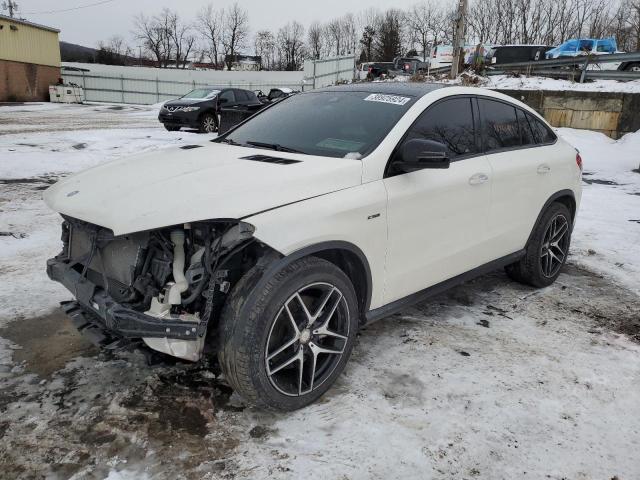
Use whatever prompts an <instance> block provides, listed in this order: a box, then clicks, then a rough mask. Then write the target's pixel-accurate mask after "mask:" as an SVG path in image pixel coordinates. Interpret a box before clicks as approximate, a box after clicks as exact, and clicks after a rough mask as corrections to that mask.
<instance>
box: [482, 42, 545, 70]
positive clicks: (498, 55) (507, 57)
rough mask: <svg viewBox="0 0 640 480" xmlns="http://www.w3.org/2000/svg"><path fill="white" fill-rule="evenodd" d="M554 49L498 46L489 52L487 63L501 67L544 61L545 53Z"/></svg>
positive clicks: (535, 46)
mask: <svg viewBox="0 0 640 480" xmlns="http://www.w3.org/2000/svg"><path fill="white" fill-rule="evenodd" d="M552 48H553V47H550V46H547V45H496V46H494V47H492V48H491V49H490V50H489V53H488V54H487V57H486V63H488V64H493V65H496V64H498V65H499V64H502V63H517V62H533V61H537V60H544V58H545V53H546V52H547V51H548V50H551V49H552Z"/></svg>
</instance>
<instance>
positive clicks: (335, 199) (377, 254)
mask: <svg viewBox="0 0 640 480" xmlns="http://www.w3.org/2000/svg"><path fill="white" fill-rule="evenodd" d="M243 220H244V221H246V222H248V223H250V224H252V225H253V226H254V227H255V228H256V231H255V234H254V236H255V237H256V238H257V239H259V240H260V241H261V242H263V243H265V244H267V245H269V246H270V247H271V248H273V249H275V250H277V251H278V252H280V253H281V254H282V255H284V256H285V257H288V256H290V255H297V254H299V252H307V253H308V254H311V253H312V252H313V251H314V246H315V247H316V248H317V246H318V245H331V244H333V246H334V247H336V246H337V245H339V244H343V245H351V246H353V248H352V249H353V250H357V251H359V252H361V255H362V256H364V259H365V260H366V264H367V265H368V266H369V270H370V277H371V282H370V283H371V285H370V291H371V301H370V308H377V307H378V306H380V305H382V301H383V293H384V267H385V265H384V262H385V257H386V249H387V194H386V190H385V188H384V185H383V183H382V182H381V181H378V182H371V183H366V184H363V185H359V186H356V187H352V188H348V189H345V190H341V191H338V192H333V193H330V194H326V195H321V196H318V197H315V198H311V199H308V200H303V201H300V202H297V203H293V204H290V205H286V206H283V207H280V208H276V209H273V210H269V211H266V212H263V213H259V214H256V215H254V216H250V217H246V218H244V219H243Z"/></svg>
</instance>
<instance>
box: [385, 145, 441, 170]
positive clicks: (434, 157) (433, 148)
mask: <svg viewBox="0 0 640 480" xmlns="http://www.w3.org/2000/svg"><path fill="white" fill-rule="evenodd" d="M447 152H448V149H447V146H446V145H445V144H443V143H440V142H436V141H434V140H423V139H420V138H414V139H412V140H409V141H407V142H405V143H404V144H403V145H402V146H401V147H400V151H399V152H398V154H397V156H396V160H395V161H394V162H393V164H392V165H393V167H394V169H395V170H396V171H400V172H402V173H409V172H415V171H417V170H422V169H425V168H449V166H450V165H451V160H450V159H449V157H448V154H447Z"/></svg>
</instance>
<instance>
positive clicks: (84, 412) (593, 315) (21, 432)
mask: <svg viewBox="0 0 640 480" xmlns="http://www.w3.org/2000/svg"><path fill="white" fill-rule="evenodd" d="M461 304H462V305H465V306H469V307H471V308H472V309H473V311H476V312H478V313H477V315H478V318H477V323H475V322H474V323H472V325H474V326H475V328H478V329H485V328H493V323H494V322H495V321H497V319H498V318H501V319H503V318H506V319H509V320H511V319H512V318H515V317H516V315H519V316H522V314H526V316H527V317H529V318H532V319H534V320H535V322H536V326H537V328H540V329H544V328H553V322H554V320H560V319H562V320H564V321H571V322H576V323H577V324H578V325H580V326H581V328H583V329H584V330H585V331H587V332H589V334H592V335H594V338H595V337H596V336H599V335H602V334H603V333H605V332H606V331H608V330H613V331H616V332H620V333H624V334H626V335H629V337H631V338H632V339H634V340H635V341H638V342H640V321H639V319H640V302H639V301H638V297H637V296H636V295H635V294H633V293H632V292H630V291H627V290H626V289H624V288H621V287H619V286H618V285H615V284H613V283H611V282H610V281H608V280H607V279H605V278H603V277H601V276H598V275H596V274H593V273H592V272H589V271H587V270H584V269H582V268H578V267H576V266H573V265H569V266H567V267H566V269H565V271H564V273H563V275H561V277H560V278H559V280H558V282H557V283H556V284H555V285H553V286H552V287H549V288H547V289H543V290H534V289H532V288H529V287H526V286H523V285H519V284H516V283H513V282H511V281H509V280H508V279H507V278H506V276H505V275H504V273H502V272H496V273H493V274H491V275H487V276H484V277H481V278H479V279H477V280H474V281H472V282H469V283H467V284H464V285H462V286H460V287H457V288H455V289H453V290H451V291H449V292H447V293H444V294H442V295H440V296H438V297H436V298H433V299H432V300H430V301H428V302H423V303H421V304H419V305H417V306H416V307H414V308H412V309H411V311H412V312H413V313H412V316H413V317H422V318H423V319H424V320H425V322H427V323H428V322H443V321H444V322H446V321H447V318H449V317H450V316H451V314H452V312H454V311H455V309H459V307H460V305H461ZM416 313H417V315H416ZM406 326H407V325H406V321H404V320H402V319H400V318H388V319H386V320H383V321H380V322H378V323H375V324H373V325H372V326H370V327H367V328H366V329H364V330H363V331H362V332H361V333H360V336H361V337H369V338H367V339H366V342H372V341H373V342H375V341H376V340H375V339H376V338H377V337H379V336H382V335H384V336H392V337H397V338H402V336H403V335H405V334H406ZM0 336H1V337H4V338H9V339H11V341H12V342H13V343H15V344H17V345H20V346H22V347H23V348H22V350H16V351H14V363H16V364H18V367H16V368H14V369H13V371H11V372H5V373H4V374H2V373H0V472H2V474H0V477H3V478H12V479H31V478H60V479H62V478H69V477H71V476H73V475H75V478H82V479H89V480H91V479H103V478H104V477H105V476H106V475H107V474H108V473H109V471H110V469H116V470H117V469H123V468H127V469H134V470H135V469H136V468H138V469H141V468H142V469H144V471H145V473H146V474H147V475H149V476H150V477H151V478H159V479H176V478H181V479H186V480H191V479H201V478H223V479H225V478H234V477H235V476H236V474H238V473H239V472H240V473H242V470H240V469H239V466H238V465H237V463H236V461H235V460H234V459H235V458H237V455H240V454H241V452H242V450H243V449H242V444H243V443H244V442H263V441H265V439H267V438H268V437H270V436H272V435H275V434H277V433H278V432H277V431H276V430H275V429H274V422H275V421H276V420H277V419H278V418H279V417H278V415H275V414H271V413H267V412H262V411H260V412H257V411H254V410H252V409H250V408H246V407H245V406H244V405H243V403H242V401H241V400H240V399H238V398H237V396H236V395H233V394H232V391H231V389H230V388H229V387H228V386H226V385H225V384H224V382H223V381H221V379H220V378H218V377H217V376H216V375H215V374H214V373H212V369H211V368H210V367H209V366H208V365H206V364H205V365H192V364H185V363H176V362H164V363H163V362H160V363H157V362H155V363H154V364H152V365H149V362H148V357H145V356H144V355H142V354H141V353H140V352H119V353H116V354H106V353H97V352H96V351H95V350H93V349H92V347H90V346H88V345H87V344H86V342H84V340H82V338H81V337H80V335H79V334H78V333H77V332H75V330H73V329H72V327H70V325H69V324H68V322H66V320H65V319H64V318H62V315H61V314H59V313H52V314H50V315H47V316H45V317H40V318H38V319H20V320H16V321H14V322H13V323H12V324H10V325H9V328H7V329H5V330H3V331H0ZM405 336H406V335H405ZM410 341H415V339H413V338H410V337H407V338H404V339H403V340H402V342H403V343H406V342H410ZM569 341H570V339H569ZM361 342H362V340H361ZM458 353H460V355H465V354H467V355H469V354H468V353H467V352H466V351H464V350H460V351H459V352H458ZM160 358H163V357H160ZM467 358H468V359H469V360H468V361H473V359H474V356H473V355H470V356H468V357H467ZM352 361H353V362H362V361H370V359H367V352H366V351H362V349H358V348H356V351H355V355H354V357H353V358H352ZM408 378H409V377H408ZM396 384H399V385H404V386H405V387H404V388H407V389H408V388H416V386H415V385H413V384H412V383H411V381H409V380H406V379H405V380H403V381H402V382H399V383H398V382H396ZM344 388H347V389H348V388H349V386H348V385H343V386H340V385H338V386H337V387H336V388H334V389H333V390H332V391H330V392H329V393H328V394H327V395H326V396H325V397H324V398H323V399H322V400H321V402H325V401H328V399H330V398H332V397H333V396H335V395H337V394H338V393H336V392H339V391H340V390H343V389H344ZM394 388H396V387H394ZM420 388H424V389H426V388H434V387H428V386H426V385H422V386H420ZM400 393H402V392H400ZM388 394H389V396H391V397H393V396H397V395H398V392H397V391H395V390H389V392H388ZM276 454H277V455H280V456H281V458H286V457H287V453H286V449H284V447H283V450H282V451H278V452H276ZM279 458H280V457H279ZM245 473H246V472H245Z"/></svg>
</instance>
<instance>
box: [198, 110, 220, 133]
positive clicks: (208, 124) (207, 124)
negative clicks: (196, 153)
mask: <svg viewBox="0 0 640 480" xmlns="http://www.w3.org/2000/svg"><path fill="white" fill-rule="evenodd" d="M216 131H218V117H217V116H216V115H214V114H213V113H205V114H204V115H203V116H202V118H200V133H214V132H216Z"/></svg>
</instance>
